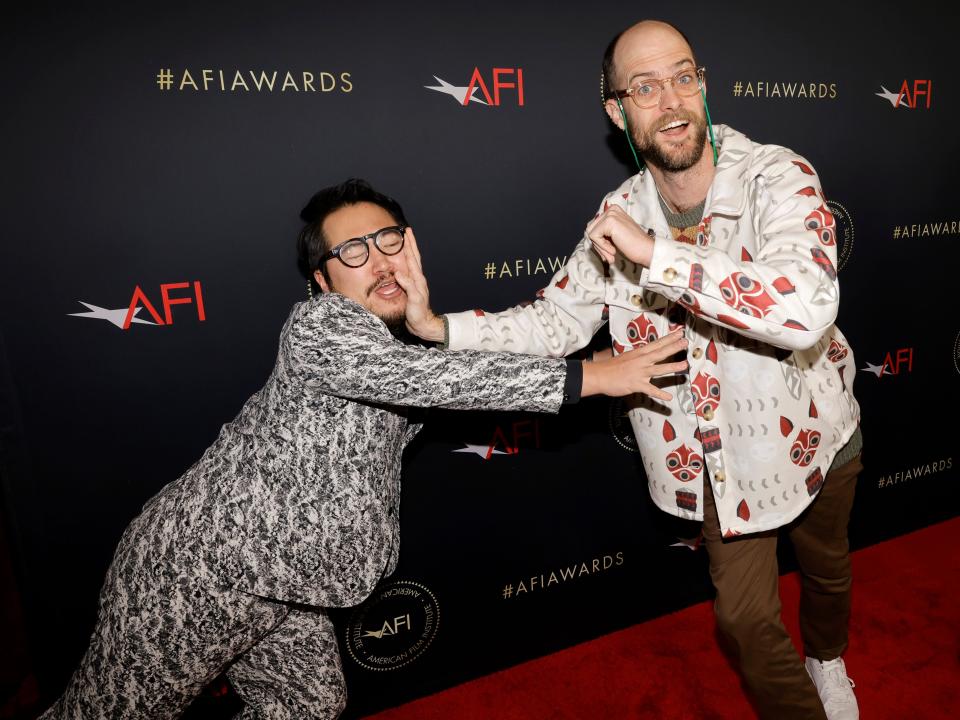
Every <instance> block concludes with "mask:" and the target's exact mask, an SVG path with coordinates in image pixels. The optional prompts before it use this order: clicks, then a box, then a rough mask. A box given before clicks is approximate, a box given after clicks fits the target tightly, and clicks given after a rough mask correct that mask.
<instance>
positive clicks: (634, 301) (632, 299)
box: [630, 295, 643, 307]
mask: <svg viewBox="0 0 960 720" xmlns="http://www.w3.org/2000/svg"><path fill="white" fill-rule="evenodd" d="M642 302H643V298H642V297H641V296H640V295H631V296H630V303H631V304H633V305H634V306H636V307H640V304H641V303H642Z"/></svg>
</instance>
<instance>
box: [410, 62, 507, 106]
mask: <svg viewBox="0 0 960 720" xmlns="http://www.w3.org/2000/svg"><path fill="white" fill-rule="evenodd" d="M433 77H434V78H435V79H436V81H437V82H438V83H440V84H439V85H424V87H425V88H426V89H427V90H436V91H437V92H442V93H445V94H447V95H450V96H451V97H452V98H454V99H455V100H456V101H457V102H459V103H460V104H461V105H463V106H467V105H469V104H470V103H472V102H475V103H480V104H481V105H495V106H499V105H501V104H504V105H505V104H507V103H508V102H512V98H513V97H514V93H513V92H510V93H509V94H505V95H504V96H503V97H501V94H500V91H501V90H511V91H515V92H516V103H517V105H518V106H520V107H523V68H503V67H495V68H492V70H491V72H490V74H489V75H488V76H487V77H488V78H489V82H488V81H487V80H486V79H485V78H484V74H483V72H481V70H480V68H479V67H475V68H473V74H472V75H471V76H470V82H469V83H467V85H466V86H463V87H458V86H456V85H451V84H450V83H448V82H447V81H446V80H442V79H440V78H439V77H437V76H436V75H434V76H433ZM491 88H492V89H493V92H492V93H491V92H490V89H491ZM478 92H479V93H480V94H481V95H480V96H478V95H477V93H478ZM508 96H509V98H510V99H508Z"/></svg>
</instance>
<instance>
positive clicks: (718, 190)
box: [632, 125, 753, 231]
mask: <svg viewBox="0 0 960 720" xmlns="http://www.w3.org/2000/svg"><path fill="white" fill-rule="evenodd" d="M713 132H714V136H715V137H716V139H717V143H718V144H719V145H720V151H719V158H718V161H717V168H716V173H715V174H714V177H713V183H712V184H711V185H710V190H709V191H708V192H707V202H706V205H705V207H704V211H703V213H704V217H706V216H707V215H714V214H720V215H726V216H729V217H740V216H741V215H742V214H743V211H744V210H745V209H746V204H747V185H748V183H746V182H744V180H745V178H744V175H745V174H746V172H747V171H748V169H749V166H750V160H751V157H752V155H753V147H752V143H751V142H750V140H749V139H748V138H747V137H746V135H744V134H743V133H739V132H737V131H736V130H734V129H733V128H731V127H729V126H727V125H714V126H713ZM708 151H710V150H709V148H708V149H707V150H704V152H708ZM632 191H633V194H634V195H635V196H636V202H637V204H638V206H639V208H638V209H640V210H641V213H642V214H643V215H644V216H646V217H643V218H638V221H639V222H641V224H644V223H645V226H646V227H651V226H652V227H656V228H657V229H658V231H659V230H660V229H661V226H664V228H665V220H664V219H663V213H662V212H661V211H660V201H659V199H658V197H657V185H656V183H655V182H654V181H653V175H651V174H650V173H648V172H644V173H638V174H637V175H634V177H633V187H632Z"/></svg>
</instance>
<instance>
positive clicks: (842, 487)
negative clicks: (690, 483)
mask: <svg viewBox="0 0 960 720" xmlns="http://www.w3.org/2000/svg"><path fill="white" fill-rule="evenodd" d="M862 469H863V465H862V464H861V463H860V458H859V457H857V458H855V459H854V460H851V461H850V462H849V463H846V464H845V465H842V466H840V467H839V468H837V469H836V470H833V471H832V472H830V473H828V474H827V477H826V479H825V481H824V483H823V488H822V489H821V490H820V494H819V495H818V496H817V498H816V499H815V500H814V501H813V503H812V504H811V505H810V507H809V508H807V509H806V511H804V513H803V514H802V515H800V517H799V518H797V519H796V520H794V521H793V522H792V523H790V525H788V526H787V527H786V530H787V532H788V533H789V534H790V539H791V541H792V542H793V546H794V549H795V551H796V555H797V561H798V562H799V565H800V576H801V578H802V591H801V597H800V631H801V634H802V636H803V645H804V651H805V652H806V654H807V655H808V656H810V657H814V658H817V659H819V660H832V659H834V658H837V657H839V656H840V654H841V653H842V652H843V651H844V649H845V648H846V647H847V620H848V618H849V615H850V580H851V578H850V555H849V544H848V542H847V522H848V520H849V518H850V508H851V506H852V505H853V495H854V489H855V487H856V480H857V475H858V474H859V473H860V471H861V470H862ZM705 486H706V487H705V492H704V503H703V513H704V522H703V535H704V539H705V541H706V547H707V552H708V554H709V555H710V576H711V578H712V579H713V585H714V587H715V588H716V589H717V600H716V603H715V605H714V611H715V613H716V616H717V625H718V627H719V629H720V631H721V633H723V635H724V636H725V637H726V638H727V639H728V640H729V641H730V643H731V645H732V650H733V653H734V655H735V657H736V659H737V662H738V663H739V666H740V673H741V675H742V676H743V679H744V682H745V683H746V686H747V689H748V691H749V693H750V695H751V698H752V700H753V702H754V704H755V706H756V708H757V710H758V712H759V713H760V717H761V718H764V719H767V718H771V719H772V718H776V719H777V720H792V719H793V718H798V719H799V718H804V719H806V718H816V719H817V720H825V718H826V715H824V712H823V706H822V704H821V702H820V698H819V696H818V695H817V690H816V688H815V687H814V686H813V682H811V680H810V677H809V676H808V675H807V672H806V670H805V669H804V666H803V660H802V658H800V657H799V656H798V655H797V652H796V650H795V649H794V647H793V643H792V642H791V640H790V636H789V634H788V633H787V631H786V629H785V628H784V626H783V622H782V621H781V619H780V595H779V592H778V578H779V572H778V568H777V531H776V530H771V531H768V532H762V533H756V534H753V535H744V536H741V537H737V538H732V539H729V540H724V539H723V538H722V537H721V535H720V522H719V520H718V518H717V508H716V505H715V504H714V499H713V491H712V489H711V487H710V482H709V481H708V482H706V483H705Z"/></svg>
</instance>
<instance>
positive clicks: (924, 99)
mask: <svg viewBox="0 0 960 720" xmlns="http://www.w3.org/2000/svg"><path fill="white" fill-rule="evenodd" d="M880 90H881V92H878V93H874V94H875V95H877V96H878V97H882V98H883V99H884V100H889V101H890V104H891V105H893V107H895V108H899V107H908V108H911V109H914V110H915V109H916V108H917V107H918V106H920V105H922V106H923V107H925V108H926V109H928V110H929V109H930V102H931V100H932V99H933V80H914V81H913V85H912V86H911V84H910V81H909V80H904V81H903V84H901V85H900V92H898V93H894V92H890V91H889V90H887V88H886V87H884V86H883V85H881V86H880Z"/></svg>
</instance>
